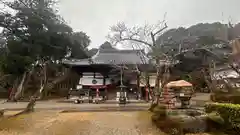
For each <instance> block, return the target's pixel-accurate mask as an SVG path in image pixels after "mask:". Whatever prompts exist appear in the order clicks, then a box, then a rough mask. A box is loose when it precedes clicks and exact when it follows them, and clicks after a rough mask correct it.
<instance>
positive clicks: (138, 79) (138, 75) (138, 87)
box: [137, 73, 142, 100]
mask: <svg viewBox="0 0 240 135" xmlns="http://www.w3.org/2000/svg"><path fill="white" fill-rule="evenodd" d="M137 92H138V93H137V96H138V99H139V100H140V99H141V97H140V95H142V94H141V93H142V92H141V88H140V73H137Z"/></svg>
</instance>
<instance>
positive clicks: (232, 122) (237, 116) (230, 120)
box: [205, 103, 240, 133]
mask: <svg viewBox="0 0 240 135" xmlns="http://www.w3.org/2000/svg"><path fill="white" fill-rule="evenodd" d="M205 110H206V112H207V113H211V112H216V113H217V114H219V115H220V116H221V118H223V120H224V126H225V127H226V128H231V129H233V130H235V131H237V132H238V133H239V131H240V105H239V104H227V103H211V104H206V106H205Z"/></svg>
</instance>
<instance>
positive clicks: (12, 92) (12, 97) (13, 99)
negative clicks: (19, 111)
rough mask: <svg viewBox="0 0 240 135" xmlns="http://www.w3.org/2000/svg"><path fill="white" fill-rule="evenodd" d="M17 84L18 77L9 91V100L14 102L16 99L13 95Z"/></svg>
mask: <svg viewBox="0 0 240 135" xmlns="http://www.w3.org/2000/svg"><path fill="white" fill-rule="evenodd" d="M18 84H19V78H18V77H17V78H16V79H15V80H14V82H13V86H12V88H11V93H10V97H9V99H10V101H14V102H15V101H16V100H15V98H14V97H15V93H16V91H17V88H18Z"/></svg>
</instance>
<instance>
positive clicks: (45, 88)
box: [43, 70, 71, 96]
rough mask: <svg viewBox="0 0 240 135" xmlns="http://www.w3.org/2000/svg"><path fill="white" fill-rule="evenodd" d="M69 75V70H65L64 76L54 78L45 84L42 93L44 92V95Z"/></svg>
mask: <svg viewBox="0 0 240 135" xmlns="http://www.w3.org/2000/svg"><path fill="white" fill-rule="evenodd" d="M70 74H71V70H67V71H66V73H65V74H64V75H62V76H59V77H56V78H55V79H54V80H53V81H51V82H46V85H45V87H44V89H43V93H44V92H45V94H46V93H47V92H48V91H50V90H52V89H53V88H54V87H55V85H56V84H58V83H61V82H62V81H64V80H66V79H67V78H68V77H69V76H70ZM45 96H46V95H45Z"/></svg>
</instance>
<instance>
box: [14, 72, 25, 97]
mask: <svg viewBox="0 0 240 135" xmlns="http://www.w3.org/2000/svg"><path fill="white" fill-rule="evenodd" d="M26 76H27V72H24V74H23V77H22V80H21V82H20V84H19V85H18V87H17V91H16V93H15V95H14V100H18V99H19V98H21V93H22V90H23V87H24V82H25V81H26Z"/></svg>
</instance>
